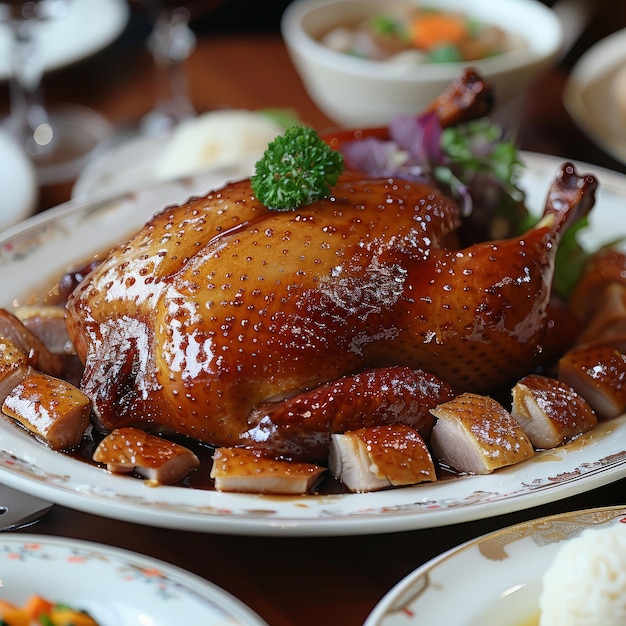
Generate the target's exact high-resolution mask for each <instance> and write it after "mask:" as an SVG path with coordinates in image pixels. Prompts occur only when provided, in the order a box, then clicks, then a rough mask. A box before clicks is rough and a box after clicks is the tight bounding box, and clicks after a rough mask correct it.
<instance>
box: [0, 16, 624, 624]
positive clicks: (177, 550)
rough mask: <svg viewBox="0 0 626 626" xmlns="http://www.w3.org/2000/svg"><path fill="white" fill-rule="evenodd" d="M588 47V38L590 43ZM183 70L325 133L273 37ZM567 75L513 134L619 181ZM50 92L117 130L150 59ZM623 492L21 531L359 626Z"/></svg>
mask: <svg viewBox="0 0 626 626" xmlns="http://www.w3.org/2000/svg"><path fill="white" fill-rule="evenodd" d="M624 25H626V23H625V22H623V23H622V24H619V23H616V22H615V20H609V22H608V23H606V24H603V26H602V28H603V29H604V30H602V28H601V29H599V30H597V31H596V33H595V38H596V39H597V38H598V36H600V35H603V34H606V32H607V31H610V30H616V29H617V28H619V27H620V26H624ZM590 43H592V41H590V40H587V42H586V45H589V44H590ZM570 65H571V63H570ZM186 70H187V73H188V76H189V80H190V87H191V94H192V98H193V101H194V104H195V106H196V108H197V110H199V111H203V110H208V109H212V108H216V107H221V106H225V105H226V106H233V107H244V108H248V109H256V108H262V107H269V106H271V107H291V108H293V109H295V110H296V111H297V112H298V113H299V115H300V117H301V118H302V119H303V120H304V121H306V122H308V123H309V124H311V125H313V126H314V127H316V128H318V129H324V128H327V127H329V126H331V125H332V122H331V121H330V120H328V119H327V118H326V117H325V116H324V115H323V114H322V113H321V112H320V111H318V110H317V108H316V107H315V105H314V104H313V103H312V102H311V101H310V100H309V98H308V96H307V94H306V93H305V91H304V89H303V87H302V84H301V83H300V81H299V79H298V77H297V75H296V73H295V71H294V69H293V67H292V65H291V63H290V61H289V59H288V56H287V54H286V51H285V48H284V45H283V43H282V41H281V39H280V37H279V36H278V35H277V34H276V33H275V32H254V33H251V32H248V33H239V34H238V33H236V32H235V33H228V34H220V33H210V34H206V35H204V36H202V37H200V39H199V41H198V45H197V49H196V51H195V53H194V54H193V56H192V57H191V58H190V59H189V60H188V62H187V65H186ZM567 70H568V64H567V63H563V64H561V65H559V67H557V68H555V69H554V70H553V71H550V72H548V73H546V74H545V75H543V76H541V77H539V78H538V79H537V80H536V82H535V83H534V84H533V86H532V88H531V89H530V90H529V93H528V96H527V98H526V100H525V105H524V115H523V117H522V119H521V124H520V129H519V138H520V142H521V146H522V147H523V148H524V149H528V150H532V151H538V152H545V153H549V154H554V155H558V156H563V157H567V158H574V159H579V160H583V161H587V162H590V163H594V164H598V165H602V166H605V167H611V168H613V169H617V170H619V171H622V172H623V171H626V170H625V169H624V167H623V165H621V164H619V163H617V162H615V161H613V160H612V159H611V158H610V157H608V156H607V155H605V154H603V153H602V152H601V151H600V150H599V149H598V148H596V147H595V146H593V145H592V144H591V143H590V142H589V141H588V140H587V138H586V137H585V136H584V135H583V134H582V133H581V132H580V131H579V130H578V129H577V128H576V127H575V126H574V125H573V124H572V122H571V120H570V119H569V117H568V116H567V114H566V113H565V111H564V108H563V105H562V103H561V90H562V88H563V84H564V81H565V79H566V76H567ZM45 87H46V92H47V94H48V98H49V100H50V101H51V102H55V101H61V100H64V101H69V102H75V103H78V104H84V105H86V106H90V107H92V108H94V109H97V110H98V111H99V112H101V113H102V114H103V115H105V116H106V117H108V118H109V119H110V120H111V121H112V122H113V123H115V124H124V123H128V122H131V121H134V120H136V119H137V118H138V117H140V116H141V115H142V114H143V113H144V112H146V111H147V110H148V109H149V108H150V106H151V104H152V94H153V93H154V92H153V87H154V81H153V74H152V71H151V65H150V61H149V58H148V57H147V55H146V54H145V51H144V49H143V47H142V46H141V45H138V43H137V41H136V40H134V39H133V38H131V37H127V36H122V37H121V38H120V40H119V41H118V42H116V43H115V44H114V45H112V46H111V47H109V48H108V49H106V50H104V51H102V52H101V53H99V54H97V55H95V56H94V57H92V58H90V59H86V60H84V61H81V62H80V63H76V64H75V65H73V66H72V67H68V68H65V69H62V70H58V71H55V72H52V73H51V74H49V75H48V76H47V77H46V81H45ZM0 88H2V89H4V87H0ZM0 95H3V94H2V92H0ZM3 97H4V96H3ZM70 189H71V186H70V185H63V186H57V187H54V188H46V189H42V190H41V198H40V205H39V209H40V210H45V209H47V208H49V207H51V206H54V205H56V204H59V203H61V202H63V201H65V200H66V199H67V198H68V197H69V192H70ZM156 208H158V207H155V209H156ZM625 489H626V480H621V481H619V482H617V483H614V484H612V485H607V486H604V487H601V488H598V489H595V490H593V491H591V492H589V493H585V494H581V495H578V496H575V497H572V498H569V499H566V500H562V501H557V502H554V503H552V504H549V505H545V506H541V507H538V508H534V509H530V510H526V511H521V512H516V513H510V514H507V515H503V516H500V517H495V518H491V519H485V520H479V521H472V522H468V523H462V524H457V525H453V526H446V527H441V528H434V529H430V530H419V531H412V532H403V533H392V534H380V535H367V536H358V535H357V536H352V537H308V538H293V537H292V538H289V537H272V538H268V537H254V536H229V535H217V534H199V533H195V532H187V531H179V530H170V529H160V528H153V527H146V526H142V525H138V524H132V523H126V522H121V521H115V520H110V519H105V518H101V517H98V516H95V515H91V514H87V513H83V512H79V511H74V510H71V509H68V508H65V507H62V506H56V507H54V508H53V510H52V511H51V512H50V513H49V514H48V515H47V516H46V517H45V518H44V519H43V520H41V521H40V522H38V523H37V524H36V525H35V526H32V527H30V528H28V529H26V530H27V531H28V532H38V533H43V534H47V535H57V536H67V537H75V538H80V539H87V540H92V541H97V542H102V543H105V544H109V545H113V546H120V547H123V548H127V549H131V550H135V551H138V552H141V553H144V554H147V555H150V556H153V557H157V558H159V559H163V560H164V561H167V562H169V563H172V564H175V565H177V566H180V567H183V568H185V569H187V570H189V571H191V572H194V573H196V574H199V575H200V576H202V577H204V578H206V579H207V580H209V581H211V582H213V583H215V584H217V585H219V586H220V587H222V588H223V589H225V590H226V591H228V592H230V593H232V594H233V595H234V596H236V597H237V598H239V599H240V600H242V601H243V602H244V603H246V604H247V605H248V606H249V607H251V608H252V609H253V610H254V611H256V612H257V613H258V614H259V615H260V616H261V617H262V618H264V619H265V620H266V621H267V622H268V623H269V624H271V625H272V626H296V625H297V626H309V625H310V626H319V625H320V624H342V625H343V626H357V625H359V624H362V623H363V621H364V620H365V618H366V617H367V615H368V614H369V613H370V611H371V610H372V609H373V608H374V606H375V605H376V603H377V602H378V601H379V600H380V599H381V598H382V596H383V595H384V594H385V593H386V592H387V591H388V590H389V589H390V588H391V587H392V586H393V585H394V584H396V583H397V582H398V581H400V580H401V579H402V578H403V577H404V576H405V575H407V574H409V573H410V572H411V571H412V570H414V569H415V568H416V567H417V566H418V565H420V564H422V563H424V562H426V561H427V560H429V559H431V558H432V557H435V556H436V555H438V554H440V553H441V552H443V551H445V550H447V549H449V548H452V547H453V546H455V545H457V544H459V543H461V542H464V541H466V540H468V539H471V538H473V537H477V536H479V535H481V534H483V533H487V532H490V531H492V530H495V529H497V528H501V527H503V526H507V525H510V524H513V523H516V522H520V521H523V520H528V519H531V518H535V517H538V516H543V515H546V514H551V513H557V512H562V511H569V510H575V509H582V508H589V507H597V506H603V505H609V504H623V503H624V501H625V497H624V492H625ZM94 584H95V585H97V584H98V582H97V581H94ZM103 591H104V590H103Z"/></svg>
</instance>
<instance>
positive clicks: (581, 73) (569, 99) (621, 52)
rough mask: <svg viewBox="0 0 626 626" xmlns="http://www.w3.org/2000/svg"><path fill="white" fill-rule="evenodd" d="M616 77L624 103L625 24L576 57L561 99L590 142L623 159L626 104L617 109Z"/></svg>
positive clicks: (624, 158)
mask: <svg viewBox="0 0 626 626" xmlns="http://www.w3.org/2000/svg"><path fill="white" fill-rule="evenodd" d="M620 77H621V78H620ZM617 81H619V84H620V85H621V87H620V89H621V100H622V101H623V102H624V103H626V28H625V29H623V30H619V31H617V32H615V33H613V34H612V35H609V36H608V37H606V38H604V39H602V40H601V41H600V42H598V43H597V44H596V45H595V46H593V47H592V48H590V49H589V50H588V51H587V52H586V53H585V54H584V55H583V56H582V57H581V58H580V59H579V61H578V62H577V63H576V65H575V66H574V69H573V70H572V72H571V73H570V75H569V78H568V80H567V83H566V85H565V89H564V91H563V102H564V104H565V107H566V108H567V110H568V112H569V114H570V115H571V116H572V118H573V119H574V121H575V122H576V123H577V124H578V126H580V128H582V130H583V131H584V132H585V133H586V134H587V135H588V136H589V138H590V139H591V140H592V141H593V142H595V143H596V144H597V145H598V146H600V147H601V148H602V149H603V150H604V151H605V152H607V154H609V155H611V156H612V157H613V158H615V159H617V160H619V161H621V162H622V163H626V104H623V105H622V106H623V111H622V112H621V113H620V108H619V106H618V97H617V95H616V93H615V91H616V89H617Z"/></svg>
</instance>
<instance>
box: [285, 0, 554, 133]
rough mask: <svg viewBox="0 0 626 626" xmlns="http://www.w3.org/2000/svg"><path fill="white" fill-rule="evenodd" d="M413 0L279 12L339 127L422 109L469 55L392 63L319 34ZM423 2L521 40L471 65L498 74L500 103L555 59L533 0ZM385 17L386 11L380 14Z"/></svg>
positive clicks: (304, 5) (548, 13)
mask: <svg viewBox="0 0 626 626" xmlns="http://www.w3.org/2000/svg"><path fill="white" fill-rule="evenodd" d="M407 3H409V4H411V3H412V4H416V3H415V2H414V1H413V0H398V2H394V3H390V2H388V0H294V2H292V3H291V4H290V5H289V6H288V7H287V9H286V10H285V13H284V14H283V19H282V22H281V32H282V35H283V38H284V40H285V43H286V45H287V47H288V50H289V53H290V55H291V58H292V61H293V63H294V65H295V67H296V69H297V70H298V72H299V74H300V77H301V79H302V81H303V83H304V86H305V88H306V89H307V91H308V93H309V95H310V96H311V98H312V99H313V100H314V101H315V102H316V104H317V105H318V106H319V108H320V109H321V110H322V111H324V113H325V114H326V115H328V117H329V118H331V119H332V120H334V121H335V122H336V123H337V124H340V125H343V126H376V125H384V124H386V123H388V122H389V121H390V119H391V118H392V117H394V116H395V115H398V114H416V113H418V112H421V111H423V110H424V109H425V108H426V107H427V106H428V105H429V104H430V103H431V102H432V101H433V99H434V98H435V97H436V96H437V95H438V94H439V93H441V91H442V90H443V89H444V88H445V87H446V86H447V85H448V84H449V83H450V82H451V81H452V80H453V78H454V77H455V76H456V75H457V74H458V73H459V71H460V69H461V68H462V67H465V66H467V65H468V61H450V62H436V63H435V62H430V61H426V62H420V61H418V62H416V61H415V60H414V59H411V60H410V61H407V60H406V56H405V55H403V61H401V62H393V61H389V60H370V59H365V58H362V57H356V56H354V55H350V54H346V53H344V52H337V51H336V50H333V49H331V48H330V47H328V46H327V45H325V44H324V43H322V41H321V38H322V37H324V35H326V34H327V33H328V32H330V31H331V30H332V29H334V28H336V27H339V26H342V25H353V24H355V23H358V22H361V21H363V20H365V19H366V18H368V17H371V16H375V15H381V14H382V15H386V14H388V13H389V11H390V10H391V8H392V7H393V6H395V5H396V4H400V5H406V4H407ZM420 6H423V7H429V8H433V9H440V10H441V11H443V12H451V11H455V12H461V13H463V14H464V15H466V16H467V17H469V18H470V20H471V21H472V22H473V21H478V22H482V23H485V24H489V25H492V26H496V27H498V28H499V29H501V30H502V31H503V32H504V33H506V34H507V36H510V38H512V39H515V40H518V39H521V40H523V41H524V45H521V46H519V45H515V46H514V49H512V50H510V51H507V52H503V53H501V54H495V55H493V56H488V57H485V58H479V59H474V60H472V61H471V62H469V63H471V65H472V66H474V67H476V68H477V69H478V70H479V71H480V72H481V74H482V75H484V76H485V77H487V78H490V79H492V80H494V81H495V83H496V85H497V101H498V104H499V106H501V107H502V106H505V105H507V104H508V103H510V102H511V101H512V100H513V99H515V98H516V97H518V96H521V95H522V94H523V93H524V90H525V88H526V87H527V86H528V84H529V83H530V81H531V80H532V79H534V78H536V77H537V75H538V74H539V73H540V72H541V71H542V70H545V69H547V68H548V67H549V66H550V64H551V63H552V62H553V61H554V60H555V59H556V57H557V55H558V53H559V51H560V48H561V45H562V41H563V33H562V28H561V23H560V21H559V19H558V18H557V16H556V14H555V13H554V12H553V11H552V10H550V9H549V8H547V7H546V6H545V5H544V4H542V3H540V2H538V1H536V0H507V2H502V1H501V0H429V1H428V2H423V3H420ZM385 20H386V17H385V18H383V21H385Z"/></svg>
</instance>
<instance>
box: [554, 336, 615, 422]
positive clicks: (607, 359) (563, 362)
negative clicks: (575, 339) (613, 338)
mask: <svg viewBox="0 0 626 626" xmlns="http://www.w3.org/2000/svg"><path fill="white" fill-rule="evenodd" d="M558 378H559V380H562V381H563V382H564V383H566V384H568V385H569V386H570V387H572V388H574V389H575V390H576V391H577V392H578V393H579V394H580V395H581V396H582V397H583V398H585V400H586V401H587V402H588V403H589V405H590V406H591V408H592V409H593V410H594V411H595V412H596V414H597V415H598V418H599V419H604V420H606V419H613V418H615V417H618V416H619V415H621V414H622V413H624V412H625V411H626V354H624V353H622V352H620V351H619V350H616V349H615V348H613V347H612V346H611V345H608V344H586V345H582V346H579V347H577V348H573V349H572V350H570V351H568V352H567V353H566V354H565V355H564V356H563V357H562V358H561V359H560V360H559V369H558Z"/></svg>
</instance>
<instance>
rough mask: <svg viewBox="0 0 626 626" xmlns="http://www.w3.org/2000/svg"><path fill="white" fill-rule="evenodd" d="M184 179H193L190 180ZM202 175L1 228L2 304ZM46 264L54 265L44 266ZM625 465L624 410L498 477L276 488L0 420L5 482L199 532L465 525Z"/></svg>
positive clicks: (110, 239)
mask: <svg viewBox="0 0 626 626" xmlns="http://www.w3.org/2000/svg"><path fill="white" fill-rule="evenodd" d="M523 156H524V160H525V162H526V164H527V167H526V170H525V173H524V178H523V186H524V187H525V188H526V189H527V190H528V201H529V205H530V207H531V208H533V209H534V210H536V211H539V210H541V208H542V207H543V202H544V197H545V195H546V193H547V191H548V188H549V185H550V183H551V181H552V180H553V178H554V175H555V173H556V172H557V170H558V169H559V167H560V165H561V160H558V159H555V158H552V157H545V156H541V155H535V154H528V153H525V154H524V155H523ZM581 170H582V171H595V172H596V173H597V174H598V176H599V178H600V180H601V190H600V192H599V194H598V203H597V206H596V208H595V209H594V212H593V218H592V220H591V222H592V228H591V229H590V234H589V235H588V236H587V238H586V242H587V243H588V244H589V245H597V244H598V243H601V242H606V241H610V240H612V239H614V238H615V237H616V236H618V235H622V236H625V237H626V213H625V212H624V211H623V210H622V209H623V207H624V205H625V204H626V177H622V176H619V175H616V174H614V173H612V172H609V171H606V170H600V169H599V168H594V167H592V166H589V165H583V166H581ZM186 185H191V187H187V186H186ZM189 188H193V189H194V190H195V189H196V188H197V181H196V182H193V181H191V182H189V181H187V182H184V181H182V182H172V183H167V184H165V185H163V186H158V187H154V188H149V189H144V190H142V191H140V192H137V193H134V194H128V195H123V196H120V197H119V198H118V199H114V200H107V201H103V202H101V203H99V204H88V205H84V204H81V203H80V202H73V203H69V204H68V205H67V206H65V207H60V208H59V209H57V210H53V211H52V212H49V213H47V214H42V215H38V216H36V217H35V218H32V219H31V220H29V221H27V222H25V223H24V224H22V225H19V226H18V227H14V228H13V229H12V230H10V231H8V232H7V233H6V234H5V235H4V237H0V285H2V298H1V299H0V306H11V304H12V302H13V299H14V298H18V299H19V298H20V297H23V296H26V295H28V294H33V293H37V292H38V291H39V292H41V289H43V288H45V287H46V286H47V285H50V284H51V281H52V279H53V278H55V277H56V276H57V275H58V274H59V273H60V272H61V271H62V270H63V269H64V268H66V267H67V266H68V265H71V264H73V263H75V262H76V260H82V259H84V258H86V257H88V256H89V255H90V254H92V253H93V252H95V251H103V250H106V249H107V247H109V246H111V245H113V244H114V243H117V242H118V241H120V240H121V239H123V238H125V237H126V235H127V234H128V233H129V232H130V231H134V230H135V229H136V228H138V227H139V226H141V225H142V224H143V223H144V221H145V220H147V219H148V218H149V217H150V216H151V215H152V213H153V212H154V211H156V210H159V209H161V208H162V207H163V206H164V205H165V204H166V203H168V202H172V201H182V200H184V199H185V197H186V193H187V191H188V189H189ZM42 268H47V270H46V272H48V273H47V274H46V273H45V272H44V271H43V270H42ZM624 476H626V416H625V417H624V418H621V419H617V420H615V421H613V422H611V423H609V424H607V425H604V426H600V427H598V428H597V429H595V430H594V431H592V432H591V433H588V434H587V435H585V436H583V437H581V438H580V439H578V440H577V441H576V442H574V443H572V444H570V445H567V446H564V447H562V448H559V449H557V450H554V451H548V452H544V453H539V454H537V455H536V456H535V457H534V458H532V459H530V460H528V461H526V462H524V463H521V464H519V465H516V466H513V467H510V468H505V469H502V470H500V471H497V472H495V473H493V474H491V475H489V476H468V477H463V478H456V479H452V480H445V481H441V482H440V483H436V484H429V485H418V486H415V487H406V488H401V489H393V490H389V491H382V492H378V493H368V494H342V495H327V496H306V497H266V496H259V495H247V494H227V493H217V492H212V491H204V490H192V489H186V488H182V487H167V486H162V487H159V488H156V489H155V488H150V487H147V486H146V484H145V483H143V482H142V481H140V480H138V479H135V478H131V477H124V476H114V475H111V474H107V473H106V472H105V471H104V470H102V469H99V468H97V467H92V466H89V465H87V464H86V463H82V462H80V461H77V460H75V459H72V458H71V457H68V456H65V455H63V454H60V453H58V452H53V451H51V450H49V449H47V448H46V447H44V446H43V445H40V444H39V443H38V442H37V441H35V440H34V439H33V438H32V437H30V436H29V435H28V434H27V433H25V432H24V431H23V430H21V429H19V428H17V427H16V426H14V425H13V424H11V423H9V422H7V421H4V420H0V482H3V483H6V484H8V485H10V486H13V487H15V488H16V489H20V490H22V491H26V492H29V493H32V494H33V495H38V496H40V497H42V498H44V499H47V500H50V501H52V502H55V503H57V504H62V505H65V506H68V507H71V508H76V509H79V510H82V511H86V512H88V513H94V514H96V515H102V516H104V517H111V518H115V519H122V520H128V521H132V522H135V523H143V524H147V525H152V526H161V527H171V528H179V529H184V530H195V531H201V532H218V533H225V534H246V535H309V536H313V535H316V536H322V535H358V534H369V533H382V532H396V531H401V530H412V529H419V528H429V527H434V526H442V525H446V524H455V523H459V522H464V521H468V520H474V519H480V518H484V517H490V516H494V515H499V514H503V513H508V512H512V511H516V510H522V509H525V508H530V507H534V506H538V505H541V504H545V503H547V502H553V501H555V500H558V499H560V498H565V497H568V496H572V495H574V494H577V493H581V492H584V491H588V490H591V489H594V488H595V487H598V486H600V485H603V484H606V483H609V482H612V481H615V480H618V479H620V478H622V477H624Z"/></svg>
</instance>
